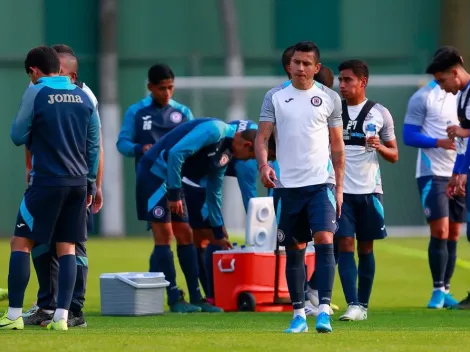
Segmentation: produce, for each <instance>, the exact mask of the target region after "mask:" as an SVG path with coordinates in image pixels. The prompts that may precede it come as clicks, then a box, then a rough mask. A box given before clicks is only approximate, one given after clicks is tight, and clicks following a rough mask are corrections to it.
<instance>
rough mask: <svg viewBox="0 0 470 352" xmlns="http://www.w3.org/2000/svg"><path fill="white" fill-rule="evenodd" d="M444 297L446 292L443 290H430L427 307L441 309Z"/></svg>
mask: <svg viewBox="0 0 470 352" xmlns="http://www.w3.org/2000/svg"><path fill="white" fill-rule="evenodd" d="M445 297H446V294H445V292H444V291H441V290H434V291H433V292H432V296H431V299H430V300H429V303H428V308H430V309H441V308H442V307H444V300H445Z"/></svg>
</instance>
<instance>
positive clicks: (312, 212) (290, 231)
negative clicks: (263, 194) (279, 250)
mask: <svg viewBox="0 0 470 352" xmlns="http://www.w3.org/2000/svg"><path fill="white" fill-rule="evenodd" d="M276 193H279V197H280V201H281V202H282V208H281V211H280V216H279V226H278V231H277V238H278V241H279V245H280V246H290V245H294V244H298V243H307V242H310V241H312V235H313V234H315V233H316V232H319V231H327V232H331V233H335V231H336V228H337V224H336V200H335V186H334V185H333V184H329V183H328V184H322V185H314V186H305V187H299V188H279V189H276Z"/></svg>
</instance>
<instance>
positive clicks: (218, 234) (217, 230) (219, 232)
mask: <svg viewBox="0 0 470 352" xmlns="http://www.w3.org/2000/svg"><path fill="white" fill-rule="evenodd" d="M212 232H213V233H214V238H215V239H216V240H221V239H222V238H224V237H225V234H224V231H223V226H215V227H212Z"/></svg>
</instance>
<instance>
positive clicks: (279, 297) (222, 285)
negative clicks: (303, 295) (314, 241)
mask: <svg viewBox="0 0 470 352" xmlns="http://www.w3.org/2000/svg"><path fill="white" fill-rule="evenodd" d="M276 253H278V254H277V255H276ZM212 261H213V265H214V296H215V297H214V298H215V304H216V306H218V307H220V308H223V309H224V311H226V312H233V311H256V312H281V311H289V310H292V306H291V304H290V298H289V291H288V289H287V282H286V274H285V272H286V255H285V252H284V251H282V250H281V251H277V252H276V251H260V250H258V249H255V247H245V246H242V247H241V248H236V249H231V250H223V251H216V252H215V253H214V254H213V257H212ZM305 264H306V267H307V277H310V276H311V275H312V273H313V271H314V270H315V249H314V247H313V246H312V245H309V246H308V247H307V251H306V255H305Z"/></svg>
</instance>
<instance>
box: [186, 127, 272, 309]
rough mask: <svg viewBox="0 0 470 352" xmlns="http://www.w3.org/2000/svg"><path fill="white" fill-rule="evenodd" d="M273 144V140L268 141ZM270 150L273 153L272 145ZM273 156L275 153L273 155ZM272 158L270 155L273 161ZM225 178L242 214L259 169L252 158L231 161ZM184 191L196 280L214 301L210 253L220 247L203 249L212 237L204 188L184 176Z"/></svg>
mask: <svg viewBox="0 0 470 352" xmlns="http://www.w3.org/2000/svg"><path fill="white" fill-rule="evenodd" d="M229 125H230V126H235V129H236V131H237V132H242V131H245V130H254V131H256V130H257V129H258V125H257V124H256V123H254V122H253V121H249V120H237V121H231V122H230V123H229ZM271 142H272V143H274V139H272V140H271ZM270 150H272V151H274V146H273V145H271V147H270ZM273 154H274V153H273ZM274 158H275V155H271V156H270V160H273V159H274ZM225 176H232V177H236V178H237V180H238V185H239V186H240V191H241V195H242V199H243V205H244V207H245V211H247V210H248V203H249V201H250V199H251V198H254V197H256V195H257V190H256V180H257V177H258V166H257V163H256V160H255V159H250V160H239V159H236V158H232V159H231V161H230V163H229V164H228V166H227V171H226V172H225ZM182 182H183V190H184V195H185V200H186V205H187V208H188V217H189V224H190V226H191V228H192V230H193V236H194V244H195V246H196V249H197V252H198V259H199V262H198V264H199V280H200V281H201V285H202V287H203V288H204V291H205V293H206V296H207V300H208V301H209V302H211V303H213V302H214V287H213V285H214V281H213V265H212V254H213V253H214V251H216V250H219V249H220V247H217V246H215V245H212V244H209V245H208V247H207V250H205V249H204V248H203V246H204V242H205V241H208V240H209V239H210V238H211V237H212V231H211V229H210V227H211V226H210V223H209V221H208V218H207V217H208V213H207V204H206V188H205V187H204V186H203V185H200V184H198V183H197V182H196V181H193V180H191V179H189V178H187V177H183V179H182Z"/></svg>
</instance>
